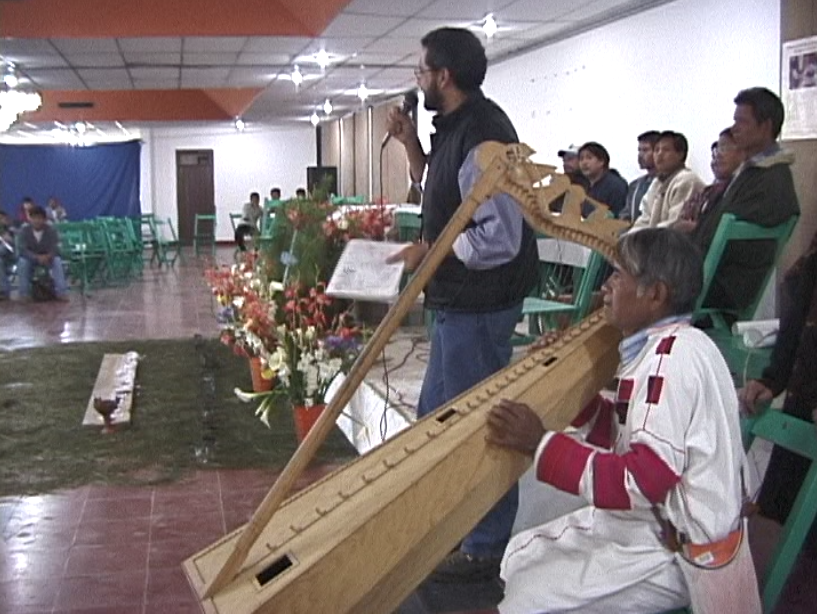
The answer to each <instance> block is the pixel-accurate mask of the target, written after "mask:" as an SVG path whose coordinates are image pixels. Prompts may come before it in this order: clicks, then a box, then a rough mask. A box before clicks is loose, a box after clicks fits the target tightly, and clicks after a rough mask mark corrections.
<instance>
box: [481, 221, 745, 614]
mask: <svg viewBox="0 0 817 614" xmlns="http://www.w3.org/2000/svg"><path fill="white" fill-rule="evenodd" d="M702 277H703V272H702V262H701V257H700V255H699V254H698V252H697V250H696V249H695V247H694V246H693V245H692V244H691V243H690V242H689V240H688V239H687V238H686V237H684V235H683V234H681V233H679V232H677V231H675V230H671V229H645V230H643V231H640V232H635V233H628V234H626V235H625V236H624V237H622V238H621V240H620V242H619V246H618V257H617V262H616V266H615V271H614V273H613V275H612V276H611V277H610V278H609V279H608V280H607V282H605V284H604V288H603V292H604V305H605V312H606V316H607V319H608V321H609V322H610V323H611V324H612V325H613V326H615V327H616V328H618V329H619V330H621V332H622V334H623V335H624V340H623V341H622V342H621V345H620V346H619V351H620V353H621V364H620V366H619V371H618V374H617V380H618V391H617V393H616V396H615V400H614V401H613V400H609V399H605V398H603V397H602V396H600V395H599V396H597V397H596V398H595V399H593V400H592V401H591V402H590V403H589V404H588V405H587V406H586V407H585V409H584V410H583V411H582V412H581V414H580V415H579V416H578V417H577V418H576V420H575V421H574V423H573V424H574V426H575V427H577V429H578V432H577V433H575V434H566V433H551V432H546V431H545V430H544V428H543V426H542V422H541V420H540V419H539V417H538V416H537V415H536V414H535V413H533V411H532V410H531V409H530V408H529V407H528V406H527V405H524V404H521V403H517V402H513V401H508V400H503V401H501V402H500V404H499V405H497V406H495V407H494V408H492V410H491V412H490V414H489V417H488V424H489V427H490V434H489V441H490V442H491V443H494V444H496V445H500V446H504V447H508V448H511V449H515V450H518V451H520V452H522V453H524V454H529V455H532V456H534V466H535V468H536V475H537V477H538V479H540V480H542V481H544V482H547V483H550V484H552V485H554V486H556V487H557V488H560V489H562V490H565V491H568V492H571V493H573V494H577V495H579V496H581V497H583V498H584V499H585V500H586V501H587V503H588V505H587V507H584V508H581V509H579V510H577V511H575V512H573V513H570V514H568V515H566V516H563V517H561V518H558V519H556V520H554V521H551V522H548V523H546V524H544V525H542V526H539V527H535V528H533V529H530V530H527V531H523V532H521V533H519V534H517V535H516V536H515V537H514V538H512V540H511V542H510V543H509V544H508V548H507V549H506V551H505V556H504V558H503V561H502V577H503V578H504V580H505V582H506V585H505V598H504V600H503V601H502V603H500V605H499V610H500V612H501V613H502V614H516V613H519V614H528V613H531V612H548V613H549V614H550V613H554V612H581V613H582V614H587V613H590V612H600V613H610V612H627V613H628V614H638V613H645V614H646V613H654V612H661V611H665V610H670V609H673V608H678V607H681V606H685V605H687V604H688V603H690V598H692V602H693V607H694V608H695V612H696V614H705V613H707V612H713V611H720V612H727V611H728V612H742V613H743V612H752V613H753V614H754V613H758V614H759V612H760V610H759V596H758V594H757V581H756V579H755V576H754V568H753V567H752V562H751V557H750V555H749V552H748V544H747V542H746V540H744V539H742V531H743V527H744V524H745V523H744V522H743V521H742V518H741V508H742V503H743V493H742V487H741V469H742V465H743V463H744V462H745V456H744V453H743V448H742V446H741V438H740V427H739V423H738V400H737V395H736V393H735V389H734V387H733V385H732V378H731V376H730V374H729V370H728V368H727V366H726V363H725V362H724V360H723V358H722V357H721V354H720V352H719V351H718V348H717V347H716V346H715V345H714V344H713V343H712V341H710V340H709V338H708V337H707V336H706V335H705V334H704V333H703V332H701V331H699V330H698V329H696V328H693V327H692V326H691V325H690V322H689V320H690V315H689V314H690V311H691V309H692V308H693V306H694V305H695V301H696V299H697V297H698V293H699V292H700V289H701V285H702V283H703V282H702ZM662 536H663V537H662ZM732 559H734V561H733V562H732V563H731V564H729V565H726V566H725V567H721V566H722V565H724V564H725V563H726V562H729V561H732ZM693 560H694V562H692V561H693ZM696 566H697V567H698V568H700V567H704V568H706V571H703V572H701V573H704V574H710V575H709V578H717V579H718V581H719V582H722V583H723V584H724V586H725V587H726V588H725V589H724V593H729V592H730V591H731V590H732V589H735V591H738V592H740V593H743V594H744V596H745V597H746V598H748V599H750V602H749V604H748V605H746V604H744V602H743V601H742V600H740V599H737V601H735V602H733V603H730V604H729V606H727V607H722V609H720V610H711V609H705V608H701V609H700V610H699V609H698V606H699V605H700V603H701V601H700V597H701V594H700V591H701V590H702V587H703V585H704V584H705V583H703V582H700V581H697V580H698V579H697V578H696V581H694V582H692V581H689V580H687V579H686V578H687V574H689V575H692V574H696V573H697V572H695V569H696ZM716 567H717V568H719V569H717V570H715V569H713V568H716ZM711 574H724V576H719V575H711ZM709 596H711V595H709V594H707V595H706V597H709ZM726 596H727V597H728V598H730V599H735V596H734V595H732V594H728V595H726ZM755 607H756V609H753V608H755Z"/></svg>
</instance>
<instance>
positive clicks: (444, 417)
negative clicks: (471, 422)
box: [437, 407, 457, 423]
mask: <svg viewBox="0 0 817 614" xmlns="http://www.w3.org/2000/svg"><path fill="white" fill-rule="evenodd" d="M456 414H457V410H456V408H454V407H452V408H451V409H447V410H445V411H444V412H443V413H441V414H440V415H439V416H437V422H440V423H442V422H445V421H446V420H448V419H449V418H451V417H453V416H455V415H456Z"/></svg>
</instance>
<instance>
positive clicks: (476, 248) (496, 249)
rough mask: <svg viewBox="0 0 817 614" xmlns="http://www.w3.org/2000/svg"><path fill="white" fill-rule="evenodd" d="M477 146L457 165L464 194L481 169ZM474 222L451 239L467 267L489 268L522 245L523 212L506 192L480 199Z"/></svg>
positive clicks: (506, 260) (517, 251) (512, 255)
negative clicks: (478, 164)
mask: <svg viewBox="0 0 817 614" xmlns="http://www.w3.org/2000/svg"><path fill="white" fill-rule="evenodd" d="M475 151H476V148H474V149H472V150H471V151H470V152H469V153H468V156H467V157H466V158H465V162H463V164H462V166H461V167H460V172H459V184H460V193H461V194H463V197H465V195H467V194H468V193H469V192H470V191H471V188H472V187H473V186H474V184H475V183H476V182H477V180H478V179H479V178H480V175H481V171H480V169H479V167H478V166H477V164H476V161H475V157H476V154H475ZM472 220H473V222H474V225H473V226H472V227H471V228H468V229H466V230H465V231H463V232H462V233H461V234H460V236H458V237H457V239H456V240H455V241H454V247H453V248H454V253H455V254H456V256H457V258H459V259H460V260H461V261H462V262H463V264H465V266H466V267H468V268H469V269H491V268H494V267H497V266H500V265H502V264H506V263H508V262H510V261H511V260H513V259H514V258H515V257H516V255H517V254H518V253H519V250H520V247H521V245H522V222H523V217H522V212H521V211H520V209H519V204H518V203H517V202H516V201H515V200H514V199H513V198H511V197H510V196H509V195H508V194H505V193H502V194H497V195H496V196H493V197H491V198H489V199H488V200H486V201H485V202H483V203H482V204H481V205H480V206H479V207H478V208H477V210H476V212H475V213H474V217H473V218H472Z"/></svg>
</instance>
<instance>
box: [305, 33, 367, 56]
mask: <svg viewBox="0 0 817 614" xmlns="http://www.w3.org/2000/svg"><path fill="white" fill-rule="evenodd" d="M372 41H374V37H371V36H370V37H365V38H357V37H342V36H336V37H321V38H316V39H313V40H312V42H310V43H309V45H308V46H307V47H306V48H305V49H304V50H303V51H302V53H301V55H308V54H311V53H317V52H318V51H320V50H321V49H325V50H326V51H327V53H329V54H333V53H334V54H337V55H346V56H350V55H352V54H353V53H357V52H359V51H361V50H362V49H364V48H365V47H366V46H367V45H369V44H371V43H372Z"/></svg>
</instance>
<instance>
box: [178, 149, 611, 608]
mask: <svg viewBox="0 0 817 614" xmlns="http://www.w3.org/2000/svg"><path fill="white" fill-rule="evenodd" d="M532 153H533V152H532V150H531V149H530V148H529V147H527V146H526V145H523V144H514V145H503V144H500V143H494V142H491V143H484V144H482V145H480V147H479V151H478V156H477V161H478V164H479V165H480V167H481V168H482V171H483V174H482V177H481V179H480V180H479V181H478V182H477V183H476V185H475V186H474V188H473V189H472V190H471V193H470V194H469V195H468V196H467V198H466V199H465V201H464V202H463V203H462V204H461V205H460V207H459V209H458V210H457V212H456V214H455V216H454V217H453V218H452V220H451V221H450V222H449V224H448V226H446V228H445V230H444V231H443V233H442V235H441V236H440V237H439V239H438V241H437V242H436V243H435V245H434V246H433V248H432V249H431V250H430V251H429V253H428V255H427V256H426V258H425V260H424V262H423V264H422V265H421V266H420V267H419V268H418V269H417V271H416V273H415V275H414V277H413V278H412V280H411V281H410V282H409V284H408V285H407V286H406V288H405V290H404V291H403V292H402V293H401V295H400V298H399V299H398V301H397V303H396V304H395V305H394V306H393V307H392V309H391V310H390V311H389V313H388V314H387V315H386V317H385V318H384V319H383V321H382V322H381V324H380V326H379V327H378V328H377V330H376V331H375V334H374V335H373V337H372V338H371V339H370V341H369V343H368V344H367V345H366V348H365V349H364V351H363V352H362V353H361V354H360V356H359V357H358V360H357V362H356V363H355V365H354V367H353V369H352V370H351V372H350V373H349V375H348V376H347V378H346V380H345V382H344V384H343V385H342V386H341V387H340V389H339V390H338V392H337V393H336V395H335V397H334V399H333V400H332V402H331V403H330V404H329V405H328V406H327V408H326V410H325V411H324V413H323V415H322V417H321V418H320V419H319V421H318V423H317V424H316V425H315V427H313V429H312V431H310V434H309V436H308V437H307V438H306V440H305V441H304V442H303V444H302V445H301V447H300V448H299V449H298V450H297V451H296V453H295V454H294V455H293V457H292V459H291V460H290V462H289V463H288V464H287V466H286V468H285V469H284V471H283V472H282V474H281V476H280V477H279V479H278V481H277V482H276V483H275V484H274V485H273V487H272V489H271V490H270V491H269V493H268V494H267V496H266V498H265V499H264V501H263V502H262V503H261V505H260V506H259V508H258V509H257V510H256V512H255V514H254V515H253V517H252V519H251V520H250V522H249V523H248V524H246V525H245V526H243V527H241V528H239V529H237V530H236V531H234V532H233V533H231V534H230V535H227V536H226V537H224V538H223V539H221V540H219V541H217V542H216V543H214V544H212V545H211V546H209V547H208V548H206V549H204V550H202V551H201V552H199V553H197V554H195V555H193V556H192V557H190V558H189V559H187V560H186V561H185V562H184V564H183V566H184V570H185V573H186V574H187V577H188V579H189V581H190V583H191V585H192V587H193V589H194V590H195V591H196V593H197V594H198V596H199V598H200V599H201V602H202V605H203V607H204V609H205V611H206V612H208V613H213V614H243V613H245V612H246V613H250V612H259V613H261V612H263V613H267V612H268V613H273V612H274V613H278V614H300V613H303V614H318V613H321V612H326V613H327V614H329V613H331V614H338V613H342V612H350V613H351V612H354V613H360V614H364V613H365V614H373V613H375V614H376V613H381V612H382V613H388V612H391V611H393V610H394V609H396V608H397V607H398V606H399V605H400V603H402V601H403V600H404V599H405V598H406V597H407V596H408V595H409V594H410V593H411V591H412V590H413V589H414V588H415V587H416V586H417V585H418V584H419V583H420V582H422V580H423V579H424V578H425V577H426V576H427V575H428V574H429V573H430V572H431V571H432V570H433V569H434V567H435V565H436V564H437V563H438V562H439V561H440V560H441V559H442V558H443V557H444V556H445V555H446V554H447V553H448V552H449V551H450V550H451V549H452V548H453V547H454V545H455V544H456V543H457V542H458V541H459V540H460V539H462V537H463V536H465V535H466V534H467V533H468V532H469V531H470V529H471V527H473V525H474V524H476V522H477V521H478V520H479V519H480V518H481V517H482V516H483V515H484V514H485V513H486V512H487V511H488V510H489V509H490V508H491V507H492V506H493V505H494V503H496V501H497V500H499V498H500V497H501V496H502V495H503V494H504V493H505V492H506V491H507V490H508V488H510V486H511V485H512V484H513V483H514V482H516V481H517V480H518V479H519V477H520V476H521V475H522V473H523V472H524V471H525V470H526V469H527V467H528V466H529V465H530V460H529V459H528V458H527V457H524V456H523V455H521V454H518V453H515V452H511V451H508V450H504V449H499V448H496V447H494V446H489V445H488V444H486V442H485V435H486V432H487V427H486V422H485V414H486V412H487V411H488V410H489V409H490V407H492V406H493V405H494V404H495V403H496V402H497V401H498V400H499V399H501V398H512V399H516V400H519V401H522V402H525V403H528V404H529V405H530V406H531V407H532V408H533V409H534V410H535V411H536V412H537V413H538V414H539V415H540V417H541V418H542V419H543V422H544V424H545V426H546V427H547V428H548V429H553V430H561V429H563V428H565V427H566V426H567V425H568V424H569V423H570V421H571V420H572V419H573V418H574V417H575V416H576V415H577V414H578V413H579V411H580V410H581V408H582V407H583V406H584V405H585V404H586V403H587V402H588V401H589V400H590V399H591V398H592V396H593V395H594V394H596V392H598V390H599V389H600V388H601V387H602V386H604V385H605V384H606V383H608V382H609V381H610V380H611V378H612V377H613V375H614V373H615V369H616V366H617V364H618V347H617V346H618V341H619V334H618V332H617V331H616V330H615V329H613V328H612V327H611V326H609V325H607V324H606V323H605V322H604V320H603V318H602V316H601V314H600V313H597V314H594V315H592V316H590V317H589V318H587V319H586V320H585V321H583V322H581V323H580V324H579V325H577V326H575V327H573V328H572V329H570V330H569V331H567V332H566V333H565V334H564V335H563V336H562V337H561V338H560V340H559V341H558V342H556V343H555V344H553V345H551V346H549V347H548V348H545V349H543V350H540V351H538V352H535V353H532V354H529V355H528V356H527V357H525V358H524V359H522V360H520V361H518V362H516V363H513V364H512V365H510V366H509V367H507V368H506V369H504V370H502V371H500V372H499V373H496V374H495V375H493V376H491V377H490V378H488V379H487V380H485V381H483V382H481V383H480V384H479V385H477V386H475V387H474V388H472V389H471V390H469V391H467V392H465V393H464V394H462V395H460V396H459V397H457V398H456V399H454V400H453V401H451V402H450V403H447V404H446V405H444V406H443V407H440V408H438V409H437V410H436V411H435V412H434V413H433V414H431V415H429V416H426V417H425V418H424V419H422V420H419V421H418V422H417V423H416V424H414V425H413V426H412V427H411V428H409V429H407V430H405V431H403V432H402V433H400V434H398V435H397V436H395V437H394V438H392V439H390V440H389V441H387V442H385V443H384V444H382V445H381V446H380V447H378V448H376V449H374V450H372V451H370V452H369V453H367V454H366V455H364V456H362V457H361V458H359V459H357V460H355V461H353V462H351V463H349V464H348V465H346V466H345V467H342V468H341V469H338V470H337V471H335V472H334V473H332V474H330V475H329V476H327V477H325V478H324V479H323V480H321V481H319V482H317V483H315V484H313V485H312V486H310V487H309V488H307V489H305V490H303V491H301V492H299V493H297V494H296V495H294V496H293V497H290V498H289V499H286V501H285V500H284V499H285V498H286V495H287V494H288V492H289V490H290V488H291V487H292V484H293V482H294V481H295V479H297V477H298V476H299V475H300V473H301V472H302V471H303V469H304V468H305V467H306V466H307V465H308V463H309V461H310V460H311V458H312V457H313V455H314V453H315V451H316V450H317V448H318V446H319V445H320V444H321V442H322V441H323V440H324V439H325V437H326V435H327V434H328V433H329V431H330V429H331V428H332V426H333V425H334V422H335V420H336V419H337V417H338V415H339V414H340V411H341V410H342V408H343V407H345V406H346V404H347V403H348V402H349V400H350V398H351V396H352V394H353V393H354V391H355V390H356V389H357V387H358V386H359V385H360V383H361V381H362V380H363V378H364V377H365V375H366V373H367V372H368V371H369V369H370V368H371V367H372V365H373V364H374V362H375V360H376V358H377V356H378V355H379V353H380V352H381V351H382V349H383V347H384V346H385V345H386V343H387V342H388V339H389V337H390V336H391V335H392V333H393V332H394V331H395V329H396V328H397V327H398V325H399V322H400V321H401V320H402V319H403V317H404V316H405V314H406V313H407V312H408V309H409V308H410V307H411V305H412V304H413V302H414V301H415V300H416V298H417V296H418V295H419V293H420V291H421V290H422V288H423V287H424V286H425V285H426V283H427V281H428V280H429V278H430V277H431V275H432V273H433V271H434V270H435V269H436V268H437V266H439V264H440V262H441V261H442V260H443V258H444V257H445V255H446V254H447V253H448V251H449V249H450V247H451V245H452V243H453V241H454V239H455V238H456V236H457V235H458V234H459V233H460V232H461V231H462V229H463V228H464V227H465V225H466V224H467V223H468V221H469V220H470V219H471V217H472V216H473V214H474V212H475V211H476V209H477V207H478V206H479V204H480V203H482V202H483V201H485V200H486V199H487V198H489V197H490V196H492V195H493V194H496V193H501V192H506V193H508V194H510V195H511V196H512V197H514V199H515V200H516V201H517V202H518V203H519V204H520V206H521V208H522V211H523V213H524V215H525V218H526V219H527V220H528V221H529V222H530V223H531V225H532V226H533V227H534V228H536V229H537V230H540V231H541V232H543V233H546V234H548V235H550V236H554V237H558V238H564V239H567V240H569V241H573V242H577V243H581V244H584V245H586V246H588V247H591V248H592V249H595V250H597V251H600V252H601V253H602V254H604V255H605V256H606V257H607V258H608V259H612V258H613V254H614V247H615V243H616V240H617V237H618V234H619V232H620V231H621V229H622V228H623V227H625V224H624V223H623V222H619V221H616V220H613V219H610V218H609V217H608V216H607V208H606V207H605V206H604V205H602V204H600V203H598V202H596V201H593V200H592V199H590V198H588V197H587V196H586V194H585V193H584V191H583V190H582V189H581V188H580V187H578V186H573V185H571V184H570V182H569V180H568V178H567V177H565V176H564V175H561V174H558V173H556V172H555V168H554V167H552V166H547V165H541V164H535V163H533V162H531V161H530V159H529V158H530V155H531V154H532ZM558 197H563V202H562V209H561V212H560V213H559V214H554V212H553V211H551V209H550V205H551V203H552V202H553V201H554V200H555V199H556V198H558ZM584 202H590V203H591V204H592V206H593V208H594V211H593V212H592V213H591V215H590V216H589V217H588V218H587V219H584V218H582V216H581V206H582V203H584Z"/></svg>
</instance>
